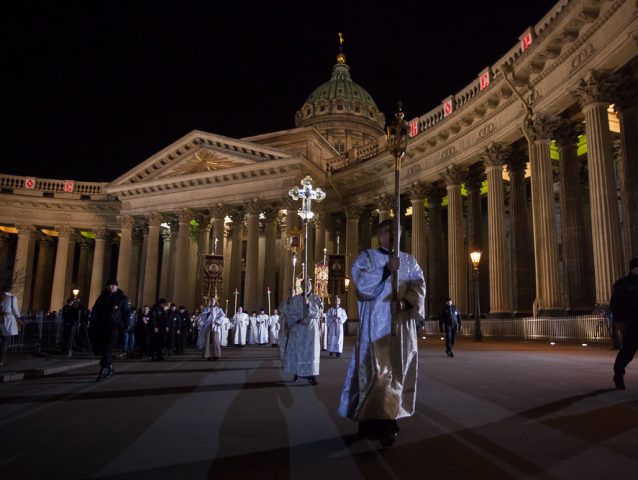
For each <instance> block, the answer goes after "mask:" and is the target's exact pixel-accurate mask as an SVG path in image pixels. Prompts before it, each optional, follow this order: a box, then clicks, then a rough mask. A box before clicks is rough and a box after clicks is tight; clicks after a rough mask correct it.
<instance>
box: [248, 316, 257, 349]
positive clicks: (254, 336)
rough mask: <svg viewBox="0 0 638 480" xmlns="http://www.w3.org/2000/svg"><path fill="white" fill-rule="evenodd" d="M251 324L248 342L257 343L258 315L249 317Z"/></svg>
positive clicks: (250, 343)
mask: <svg viewBox="0 0 638 480" xmlns="http://www.w3.org/2000/svg"><path fill="white" fill-rule="evenodd" d="M248 321H249V322H250V325H249V326H248V344H249V345H254V344H255V343H257V317H256V316H255V317H253V316H252V315H251V316H250V317H248Z"/></svg>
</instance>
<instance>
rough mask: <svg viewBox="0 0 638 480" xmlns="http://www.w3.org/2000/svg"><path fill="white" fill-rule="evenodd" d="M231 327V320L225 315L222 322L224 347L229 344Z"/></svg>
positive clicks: (222, 342)
mask: <svg viewBox="0 0 638 480" xmlns="http://www.w3.org/2000/svg"><path fill="white" fill-rule="evenodd" d="M229 329H230V320H229V319H228V317H227V316H225V315H224V320H223V322H222V338H221V344H222V347H227V346H228V330H229Z"/></svg>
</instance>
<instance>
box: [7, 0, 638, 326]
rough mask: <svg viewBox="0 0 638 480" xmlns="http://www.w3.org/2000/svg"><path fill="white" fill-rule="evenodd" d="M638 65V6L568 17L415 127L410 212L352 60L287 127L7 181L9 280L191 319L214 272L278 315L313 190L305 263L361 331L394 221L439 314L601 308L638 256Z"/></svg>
mask: <svg viewBox="0 0 638 480" xmlns="http://www.w3.org/2000/svg"><path fill="white" fill-rule="evenodd" d="M637 53H638V3H637V2H636V1H634V0H632V1H625V0H608V1H603V0H561V1H559V2H558V3H557V4H556V5H555V6H554V7H553V8H552V9H551V10H550V11H549V12H547V14H546V15H545V17H544V18H543V19H542V20H541V21H540V22H539V23H538V24H536V25H534V26H532V27H530V28H529V29H527V30H526V31H525V32H522V34H521V37H520V39H519V42H518V43H516V44H515V45H513V46H512V48H511V49H510V50H509V51H507V52H503V56H502V57H501V58H500V59H499V60H498V61H497V62H495V63H494V64H492V65H490V66H487V67H486V68H485V69H484V70H483V71H482V72H480V74H479V75H478V76H477V77H476V78H468V79H467V82H468V83H467V86H466V87H465V88H463V89H462V90H461V91H458V92H450V96H449V97H447V98H445V99H442V102H441V104H439V105H436V106H434V108H433V109H432V110H430V111H428V112H425V113H423V115H420V116H418V117H416V118H413V119H408V123H409V131H410V139H409V142H408V146H407V153H406V155H405V157H404V159H403V164H402V168H401V185H400V188H401V206H402V208H401V211H398V212H397V211H393V203H394V158H393V156H392V155H391V154H390V152H389V151H388V148H387V141H386V137H385V127H386V118H385V116H384V114H383V113H382V112H380V111H379V109H378V108H377V105H376V104H375V101H374V99H373V97H372V95H371V94H370V93H369V92H368V91H366V90H365V89H364V88H363V87H361V86H359V85H358V84H357V83H355V82H354V81H353V79H352V76H351V69H350V67H349V65H348V63H347V62H346V57H345V55H343V54H339V55H338V56H337V63H336V64H335V65H334V66H333V67H332V75H331V77H330V78H329V79H328V81H327V82H325V83H323V84H321V85H320V86H319V87H318V88H316V89H315V90H314V91H313V92H312V93H310V95H309V96H308V99H307V100H306V102H305V103H304V104H303V105H301V106H300V108H299V111H297V112H296V114H294V112H291V128H290V129H289V130H284V131H278V132H269V133H264V134H262V135H258V136H253V137H249V138H241V139H237V138H228V137H224V136H221V135H218V134H215V133H209V132H203V131H198V130H194V131H192V132H191V133H189V134H188V135H186V136H184V137H182V138H180V139H178V140H176V141H174V142H173V143H171V144H168V145H167V146H166V147H165V148H164V149H163V150H161V151H159V152H157V153H155V154H154V155H153V156H151V157H150V158H148V159H146V160H144V161H143V162H141V163H140V164H139V165H138V166H137V167H135V168H133V169H132V170H130V171H128V172H126V173H125V174H124V175H122V176H120V177H119V178H116V179H104V180H105V182H104V183H87V182H80V181H72V180H58V179H45V178H31V177H20V176H13V175H2V174H0V187H1V192H0V203H1V205H2V208H0V276H2V283H13V286H14V288H13V291H14V293H16V294H17V297H18V299H19V302H20V304H21V309H22V310H23V311H28V310H30V311H32V312H36V311H41V310H44V311H47V310H59V309H60V308H61V307H62V306H63V304H64V301H65V299H66V298H68V297H69V296H71V292H72V291H73V290H74V289H77V290H79V293H78V295H79V297H80V298H81V300H82V301H83V303H84V304H86V305H88V306H91V305H92V304H93V302H94V301H95V299H96V298H97V296H98V294H99V292H100V291H101V290H102V289H103V288H104V287H105V282H106V280H107V278H108V277H110V276H115V277H116V278H117V279H118V281H119V285H120V288H122V290H123V291H124V292H125V293H126V294H127V295H128V296H129V298H130V299H131V302H132V304H133V305H134V306H141V305H143V304H151V303H153V302H155V301H156V299H157V298H158V297H164V298H167V299H170V300H171V301H173V302H175V303H176V304H183V305H185V306H186V307H187V308H188V309H193V308H196V307H198V306H199V305H200V304H202V303H203V302H204V300H203V299H204V298H205V297H206V296H207V295H210V294H211V291H210V285H211V284H210V281H211V277H210V276H209V273H211V272H213V273H215V272H216V273H218V277H219V278H216V279H214V280H215V282H216V283H215V294H216V295H217V296H218V297H219V299H220V303H221V304H222V306H224V304H226V305H227V303H226V302H228V301H229V300H230V305H231V307H232V306H233V302H234V299H235V298H237V297H236V295H237V296H239V298H238V302H239V304H240V305H243V306H244V308H245V309H248V310H255V309H258V308H259V307H261V306H265V305H267V302H268V300H269V297H271V301H272V304H273V307H274V306H276V305H277V304H278V303H280V302H282V301H283V300H284V299H285V298H287V296H288V295H289V292H290V290H291V288H292V285H293V278H294V277H293V275H294V276H296V274H297V273H298V272H300V270H301V262H300V261H299V262H297V263H296V265H295V263H294V262H293V250H295V251H297V253H300V252H302V251H301V250H299V248H297V245H298V243H299V242H298V241H295V240H299V236H300V235H299V232H300V228H301V223H300V218H299V216H298V215H297V210H298V209H299V207H300V202H298V201H294V200H293V199H292V198H290V197H289V196H288V195H287V193H288V191H289V190H290V189H291V188H293V187H295V186H299V185H300V181H301V180H302V179H303V178H304V177H306V176H310V177H312V179H313V186H314V187H320V188H321V189H322V190H324V191H325V192H326V194H327V196H326V199H325V200H324V201H322V202H321V203H314V205H313V208H314V211H315V213H316V215H315V218H314V219H313V221H312V222H310V224H309V230H310V231H309V237H308V241H307V242H305V243H307V245H300V247H303V249H304V252H307V254H308V259H309V263H310V262H312V263H316V262H322V261H324V259H325V258H330V259H332V258H335V259H336V261H335V262H334V264H333V263H331V262H332V260H331V261H330V262H329V263H330V267H329V269H328V270H329V276H330V278H332V279H333V280H335V279H336V280H337V281H336V282H335V281H333V282H332V284H331V285H332V286H331V288H330V293H332V294H335V293H340V294H341V295H342V296H345V297H347V298H346V303H347V311H348V315H349V318H350V319H351V320H353V321H356V319H357V309H356V289H355V288H353V286H350V288H349V289H348V288H347V285H348V280H347V276H348V271H349V265H350V263H351V262H352V260H353V259H354V258H355V256H356V255H357V254H358V252H359V251H360V250H361V249H364V248H370V247H374V246H375V245H376V243H377V240H376V238H375V226H376V225H377V224H378V223H379V222H380V221H382V220H384V219H386V218H389V217H391V216H395V217H399V218H400V220H401V223H402V226H403V230H402V231H403V234H402V238H401V248H402V250H404V251H407V252H410V253H412V254H413V255H414V256H415V257H416V259H417V261H418V263H419V264H420V265H421V266H422V268H423V270H424V272H425V277H426V282H427V288H428V296H427V310H428V311H429V312H430V313H431V314H432V315H436V312H438V311H439V309H440V308H441V305H442V304H443V303H444V302H445V299H446V298H447V297H451V298H452V299H454V302H455V303H456V304H457V305H458V307H459V308H460V310H461V312H463V314H464V315H467V316H470V317H471V316H473V315H475V314H476V313H477V310H479V309H480V310H479V311H480V313H481V314H482V315H487V316H489V317H494V318H504V317H519V316H531V315H536V316H561V315H570V314H579V313H588V312H591V311H592V310H593V309H594V308H595V307H596V306H597V305H600V304H606V303H608V301H609V297H610V293H611V288H612V284H613V282H614V281H615V280H616V279H617V278H619V277H621V276H623V275H625V274H626V273H627V264H628V261H629V259H630V258H632V257H636V256H638V208H636V207H637V206H638V188H636V186H637V185H638V88H637V86H638V82H637V81H636V79H637V78H638V58H637ZM353 64H356V61H353ZM328 73H329V72H328V71H326V74H328ZM352 73H356V71H354V70H353V72H352ZM326 76H327V75H326ZM355 77H356V75H355ZM360 80H361V81H362V82H363V83H365V79H360ZM373 93H374V92H373ZM293 114H294V123H295V124H294V128H293V125H292V120H293ZM476 250H478V251H481V252H482V257H481V259H480V264H479V265H478V268H477V269H475V270H474V271H473V265H472V263H471V262H470V256H469V253H470V252H472V251H476ZM209 257H215V258H219V259H220V261H219V262H218V264H217V265H215V267H214V268H211V269H209V268H206V267H207V265H206V261H205V260H206V259H208V258H209ZM299 258H303V255H301V253H300V255H299ZM339 259H343V262H342V263H339V261H338V260H339ZM293 269H296V270H293ZM479 272H480V274H479ZM311 276H312V271H311ZM206 285H208V286H209V287H208V290H207V287H206ZM268 292H270V294H268Z"/></svg>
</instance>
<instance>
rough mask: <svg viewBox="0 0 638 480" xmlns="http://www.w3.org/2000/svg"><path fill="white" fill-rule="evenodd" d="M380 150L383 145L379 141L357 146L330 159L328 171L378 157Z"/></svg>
mask: <svg viewBox="0 0 638 480" xmlns="http://www.w3.org/2000/svg"><path fill="white" fill-rule="evenodd" d="M380 151H381V146H380V145H379V144H378V143H371V144H368V145H364V146H363V147H355V148H353V149H352V150H348V151H347V152H345V153H342V154H341V155H339V156H338V157H335V158H334V159H330V160H328V171H330V172H335V171H337V170H341V169H342V168H344V167H347V166H348V165H354V164H355V163H359V162H363V161H364V160H368V159H370V158H373V157H376V156H377V155H378V154H379V153H380Z"/></svg>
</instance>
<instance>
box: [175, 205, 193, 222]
mask: <svg viewBox="0 0 638 480" xmlns="http://www.w3.org/2000/svg"><path fill="white" fill-rule="evenodd" d="M175 213H176V215H177V220H178V222H179V223H190V221H191V220H192V219H193V217H194V214H193V211H192V210H191V209H189V208H180V209H179V210H177V211H176V212H175Z"/></svg>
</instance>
